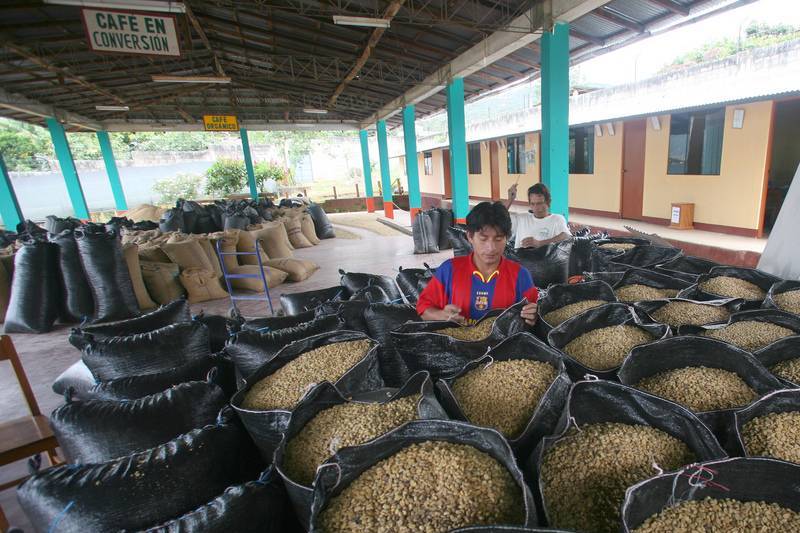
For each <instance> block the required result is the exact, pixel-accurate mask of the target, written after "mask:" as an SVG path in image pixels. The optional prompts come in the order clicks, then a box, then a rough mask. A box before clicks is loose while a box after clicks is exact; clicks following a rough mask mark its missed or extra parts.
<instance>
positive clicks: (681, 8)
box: [647, 0, 689, 17]
mask: <svg viewBox="0 0 800 533" xmlns="http://www.w3.org/2000/svg"><path fill="white" fill-rule="evenodd" d="M647 1H648V2H650V3H651V4H656V5H658V6H661V7H665V8H667V9H669V10H670V11H672V12H673V13H675V14H676V15H682V16H684V17H686V16H688V15H689V6H685V5H683V4H678V3H676V2H673V0H647Z"/></svg>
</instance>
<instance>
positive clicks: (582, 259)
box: [567, 237, 593, 278]
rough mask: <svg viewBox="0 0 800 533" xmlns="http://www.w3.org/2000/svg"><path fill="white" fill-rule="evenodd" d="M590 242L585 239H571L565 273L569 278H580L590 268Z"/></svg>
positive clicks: (591, 248)
mask: <svg viewBox="0 0 800 533" xmlns="http://www.w3.org/2000/svg"><path fill="white" fill-rule="evenodd" d="M592 250H593V247H592V241H591V240H589V239H587V238H586V237H582V238H578V237H573V238H572V248H571V249H570V252H569V264H568V265H567V272H568V273H569V277H570V278H571V277H572V276H580V275H581V274H582V273H583V272H584V271H586V270H589V269H591V268H592Z"/></svg>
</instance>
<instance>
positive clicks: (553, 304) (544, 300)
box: [536, 280, 617, 338]
mask: <svg viewBox="0 0 800 533" xmlns="http://www.w3.org/2000/svg"><path fill="white" fill-rule="evenodd" d="M586 300H603V301H604V302H616V301H617V297H616V295H615V294H614V290H613V289H612V288H611V287H610V286H609V284H608V283H606V282H605V281H599V280H598V281H587V282H584V283H572V284H570V283H559V284H556V285H551V286H550V288H549V289H547V293H546V294H545V295H544V296H542V297H541V298H539V302H538V304H539V306H538V313H539V320H537V322H536V330H537V332H538V333H539V334H540V335H541V336H542V338H547V334H548V333H549V332H550V330H551V329H553V325H552V324H549V323H548V322H547V321H546V320H545V319H544V316H545V315H546V314H548V313H550V312H551V311H555V310H556V309H561V308H562V307H566V306H568V305H572V304H574V303H578V302H583V301H586Z"/></svg>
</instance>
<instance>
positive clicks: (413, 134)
mask: <svg viewBox="0 0 800 533" xmlns="http://www.w3.org/2000/svg"><path fill="white" fill-rule="evenodd" d="M414 119H415V113H414V106H413V105H407V106H405V107H404V108H403V144H404V145H405V148H406V176H408V207H409V211H410V212H411V220H414V217H415V216H417V213H418V212H419V210H420V209H421V208H422V197H421V196H420V193H419V163H417V130H416V128H415V126H414Z"/></svg>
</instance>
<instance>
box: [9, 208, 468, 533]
mask: <svg viewBox="0 0 800 533" xmlns="http://www.w3.org/2000/svg"><path fill="white" fill-rule="evenodd" d="M379 214H380V215H382V214H383V213H382V212H380V213H375V214H374V215H367V214H366V213H364V216H371V217H374V218H377V216H378V215H379ZM347 230H348V231H350V232H352V233H356V234H358V235H359V236H361V239H328V240H323V241H322V242H321V243H320V244H319V245H317V246H314V247H313V248H305V249H301V250H296V251H295V257H298V258H301V259H307V260H310V261H314V262H315V263H317V264H319V265H320V269H319V270H318V271H317V272H316V273H315V274H314V275H313V276H311V277H310V278H309V279H307V280H305V281H303V282H299V283H286V284H283V285H280V286H278V287H276V288H275V289H273V290H271V291H270V294H271V296H272V301H273V305H274V306H275V308H276V311H277V310H278V309H279V307H280V304H279V297H280V295H281V294H283V293H291V292H301V291H308V290H314V289H321V288H324V287H330V286H332V285H337V284H338V283H339V269H340V268H341V269H344V270H346V271H353V272H370V273H375V274H384V275H389V276H392V277H394V276H395V275H396V274H397V270H398V267H401V266H402V267H404V268H406V267H408V268H412V267H421V266H422V265H423V263H429V264H431V265H432V266H435V265H438V264H439V263H441V262H442V261H444V260H445V259H447V258H449V257H452V251H446V252H441V253H438V254H428V255H414V246H413V241H412V240H411V237H408V236H405V235H400V234H398V235H397V236H380V235H377V234H375V233H373V232H370V231H367V230H364V229H359V228H355V227H352V226H347ZM239 307H240V309H241V310H242V313H243V314H244V315H245V316H248V317H251V316H252V317H255V316H267V315H268V314H269V310H268V307H267V306H266V303H261V302H251V301H246V302H242V303H241V304H240V306H239ZM229 308H230V302H229V300H227V299H225V300H214V301H210V302H204V303H200V304H196V305H193V306H192V311H193V312H195V313H198V312H200V311H205V312H206V313H207V314H227V313H228V310H229ZM69 332H70V327H69V326H59V327H58V328H57V329H55V330H53V331H51V332H50V333H46V334H42V335H25V334H14V335H12V338H13V340H14V344H15V346H16V348H17V351H18V352H19V354H20V357H21V359H22V363H23V366H24V368H25V373H26V374H27V376H28V379H29V381H30V382H31V385H32V387H33V390H34V393H35V395H36V399H37V400H38V402H39V406H40V408H41V410H42V412H43V413H46V414H49V413H50V412H52V411H53V409H55V408H56V407H57V406H58V405H60V404H61V403H62V402H63V399H62V398H61V397H59V396H57V395H56V394H54V393H53V391H52V390H51V388H50V386H51V384H52V383H53V380H54V379H55V378H56V377H57V376H58V375H59V374H60V373H61V372H62V371H63V370H64V369H66V368H67V367H68V366H70V365H71V364H72V363H74V362H75V361H77V360H78V359H79V358H80V353H79V352H78V350H76V349H75V348H73V347H72V346H71V345H70V344H69V343H68V342H67V337H68V335H69ZM1 368H2V370H0V408H1V410H0V413H2V414H0V420H10V419H13V418H17V417H21V416H25V415H26V414H27V411H26V406H25V403H24V399H23V397H22V394H21V392H19V388H18V387H17V386H16V381H15V379H14V374H13V371H12V370H11V367H10V365H9V364H5V365H3V366H2V367H1ZM25 472H26V467H25V464H24V462H22V463H17V464H15V465H11V466H7V467H2V468H0V483H2V482H4V481H7V480H10V479H13V478H14V477H18V476H21V475H24V474H25ZM0 505H2V508H3V510H4V511H5V513H6V516H7V517H8V519H9V522H10V523H11V525H12V526H17V527H21V528H23V529H25V530H27V531H32V529H31V528H30V524H29V523H28V521H27V519H26V518H25V516H24V513H22V510H21V509H20V507H19V505H18V504H17V501H16V496H15V491H14V490H13V489H10V490H6V491H3V492H2V493H0Z"/></svg>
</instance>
